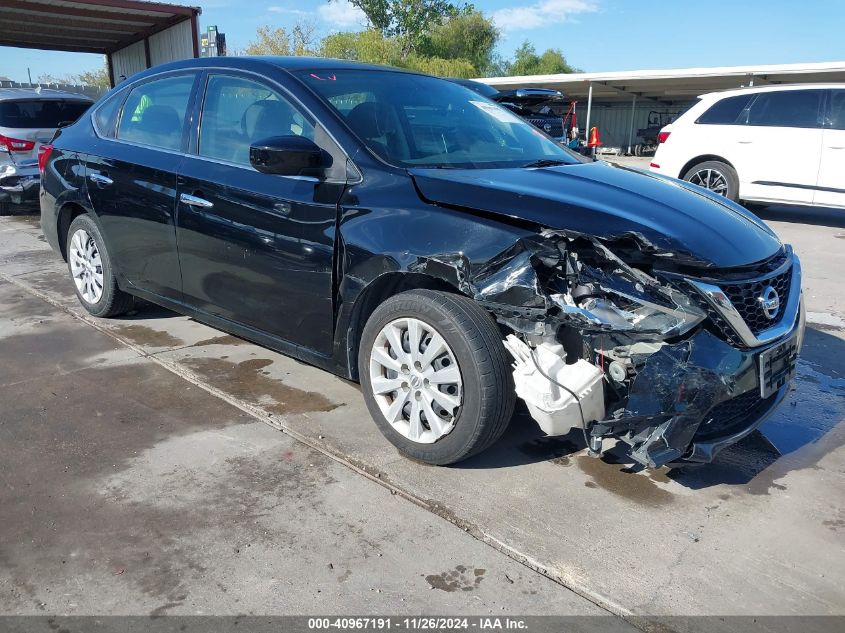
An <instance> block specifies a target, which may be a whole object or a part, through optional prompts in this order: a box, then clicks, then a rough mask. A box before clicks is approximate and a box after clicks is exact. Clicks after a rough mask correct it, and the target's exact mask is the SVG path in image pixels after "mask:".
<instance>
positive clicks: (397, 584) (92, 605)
mask: <svg viewBox="0 0 845 633" xmlns="http://www.w3.org/2000/svg"><path fill="white" fill-rule="evenodd" d="M764 217H765V218H766V219H767V220H769V221H770V222H771V224H772V226H774V228H775V229H776V230H777V231H778V232H779V233H780V234H781V236H782V237H783V238H784V239H785V240H786V241H789V242H791V243H793V244H794V245H795V247H796V250H797V251H798V252H799V254H800V255H801V256H802V260H803V263H804V269H805V283H804V285H805V293H806V297H807V307H808V311H809V321H810V329H809V330H808V334H807V339H806V343H805V349H804V353H803V357H802V360H801V361H800V365H799V376H798V380H797V382H796V388H795V391H794V392H793V393H792V394H791V395H790V397H789V399H788V402H787V403H786V404H785V405H784V406H783V407H782V408H781V409H780V410H779V411H778V412H777V414H776V415H775V416H774V417H773V418H772V419H771V420H770V421H768V422H767V423H766V424H765V425H764V426H763V427H762V429H761V431H760V432H757V433H754V434H753V435H752V436H750V437H749V438H747V439H746V440H745V441H743V442H742V443H741V444H740V445H738V446H736V447H734V448H732V449H730V450H728V451H726V452H725V453H723V454H722V455H721V456H720V457H719V459H718V461H717V462H716V463H715V464H712V465H710V466H706V467H701V468H698V469H695V470H689V471H668V470H666V469H661V470H658V471H653V472H632V471H631V469H630V468H629V466H630V464H629V463H626V462H624V460H622V459H621V458H620V457H619V456H618V455H616V453H615V452H613V451H611V452H610V454H608V455H606V456H605V457H604V458H603V459H594V458H591V457H588V456H587V455H586V454H585V451H584V450H583V444H582V442H581V441H579V438H578V437H577V436H572V437H565V438H544V437H542V435H541V433H540V432H539V431H538V430H537V428H536V425H535V424H534V423H533V421H532V420H530V418H527V417H526V416H524V415H517V417H516V419H515V420H514V421H513V423H512V425H511V427H510V429H509V431H508V432H507V433H506V435H505V437H503V438H502V440H501V441H500V442H499V443H498V444H497V445H495V446H494V447H492V448H491V449H490V450H489V451H487V452H486V453H484V454H482V455H480V456H478V457H476V458H473V459H471V460H469V461H467V462H464V463H462V464H459V465H458V466H455V467H451V468H437V467H430V466H426V465H422V464H419V463H416V462H413V461H411V460H408V459H405V458H403V457H401V456H400V455H399V454H397V452H396V451H395V449H393V448H392V446H391V445H390V444H389V443H388V442H387V441H386V440H384V439H383V438H382V437H381V435H380V434H379V433H378V431H377V429H376V427H375V425H374V424H373V423H372V421H371V420H370V418H369V415H368V414H367V412H366V409H365V407H364V404H363V401H362V399H361V396H360V394H359V393H358V390H357V387H356V386H355V385H352V384H349V383H347V382H344V381H341V380H339V379H337V378H334V377H332V376H330V375H329V374H326V373H324V372H321V371H319V370H317V369H314V368H311V367H308V366H305V365H303V364H301V363H298V362H296V361H294V360H291V359H289V358H287V357H285V356H282V355H280V354H276V353H274V352H270V351H268V350H266V349H263V348H260V347H257V346H255V345H252V344H250V343H247V342H245V341H241V340H239V339H236V338H234V337H231V336H228V335H225V334H223V333H221V332H218V331H216V330H213V329H211V328H208V327H206V326H204V325H201V324H199V323H197V322H195V321H192V320H190V319H188V318H185V317H182V316H178V315H175V314H173V313H170V312H167V311H165V310H162V309H159V308H156V307H153V306H145V307H143V308H142V309H141V310H140V311H139V312H138V313H137V314H135V315H132V316H128V317H124V318H119V319H114V320H98V319H94V318H91V317H89V316H87V315H86V314H85V313H84V311H83V310H82V309H81V308H80V307H79V305H78V304H77V302H76V299H75V297H74V295H73V291H72V285H71V282H70V280H69V278H68V275H67V272H66V269H65V267H64V265H63V263H62V262H61V261H60V260H58V259H57V258H56V256H55V255H54V254H53V253H52V252H51V251H50V250H49V249H48V248H47V246H46V245H45V244H44V242H43V238H42V237H41V236H40V231H39V229H38V219H37V218H34V217H17V218H4V219H0V359H2V360H3V362H2V364H0V403H1V404H0V463H2V464H3V468H2V470H0V613H40V612H47V613H64V614H91V613H138V614H144V613H182V614H188V613H191V614H192V613H215V614H217V613H309V612H311V613H315V612H326V611H330V612H335V613H343V612H350V611H354V612H358V613H361V612H372V611H382V612H385V611H392V612H402V613H408V612H417V613H419V612H432V611H433V612H438V613H514V614H517V613H519V614H547V613H562V614H582V613H583V614H601V613H613V614H617V615H621V616H626V617H627V616H632V615H633V616H636V615H699V614H707V615H712V614H719V615H760V614H766V615H829V614H837V615H845V596H843V591H842V587H843V586H845V548H843V534H845V508H843V498H845V493H843V490H845V448H843V443H845V424H842V422H843V420H845V398H843V396H845V298H843V293H842V282H841V279H840V278H841V275H842V271H845V249H843V239H845V212H835V211H802V210H796V209H769V210H767V211H766V212H765V213H764ZM273 427H275V428H276V429H283V430H284V433H280V432H278V431H276V430H274V428H273ZM620 626H623V627H624V626H628V624H627V623H626V622H625V621H621V620H620Z"/></svg>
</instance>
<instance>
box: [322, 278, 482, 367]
mask: <svg viewBox="0 0 845 633" xmlns="http://www.w3.org/2000/svg"><path fill="white" fill-rule="evenodd" d="M408 290H436V291H440V292H447V293H450V294H460V295H463V296H466V295H465V294H464V293H462V292H461V291H460V289H458V288H457V287H456V286H455V285H454V284H452V283H450V282H449V281H447V280H445V279H443V278H441V277H435V276H432V275H426V274H422V273H414V272H406V271H394V272H388V273H385V274H383V275H379V276H378V277H376V278H375V279H374V280H372V281H371V282H370V283H369V284H367V285H366V286H364V287H363V288H362V289H361V291H360V293H359V294H358V296H357V297H356V298H355V301H354V303H353V305H352V309H351V312H350V315H349V318H348V321H347V324H346V327H345V328H343V329H344V331H343V332H340V331H339V332H338V335H340V336H342V337H343V338H345V343H346V344H345V346H344V347H345V349H346V351H347V354H346V363H345V364H346V366H347V370H348V373H349V378H350V379H351V380H355V381H357V380H358V379H359V375H358V351H359V348H360V345H361V335H362V333H363V331H364V325H366V323H367V320H368V319H369V318H370V316H371V315H372V314H373V312H374V311H375V310H376V308H377V307H378V306H379V305H381V304H382V303H384V302H385V301H387V300H388V299H390V298H391V297H393V296H395V295H398V294H400V293H402V292H407V291H408Z"/></svg>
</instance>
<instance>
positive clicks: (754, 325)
mask: <svg viewBox="0 0 845 633" xmlns="http://www.w3.org/2000/svg"><path fill="white" fill-rule="evenodd" d="M791 281H792V267H790V268H789V269H788V270H786V272H783V273H781V274H780V275H777V276H776V277H770V278H768V279H757V280H754V281H750V282H746V283H740V284H731V285H729V286H721V287H722V290H723V291H724V292H725V294H726V295H727V297H728V299H730V300H731V303H732V304H733V305H734V307H735V308H736V311H737V312H739V315H740V316H741V317H742V320H743V321H745V324H746V325H747V326H748V329H749V330H751V332H752V333H753V334H754V335H755V336H756V335H757V334H760V332H762V331H763V330H766V329H768V328H770V327H771V326H772V325H774V324H775V323H777V322H779V321H780V320H781V319H782V318H783V314H784V311H785V310H786V299H787V297H788V296H789V287H790V285H791ZM768 286H771V287H772V288H774V289H775V292H777V293H778V297H779V298H780V308H779V309H778V312H777V314H776V315H775V316H774V317H773V318H769V317H767V316H766V313H765V312H764V311H763V305H762V303H761V301H760V297H762V296H763V291H764V290H765V289H766V288H767V287H768Z"/></svg>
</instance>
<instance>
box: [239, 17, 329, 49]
mask: <svg viewBox="0 0 845 633" xmlns="http://www.w3.org/2000/svg"><path fill="white" fill-rule="evenodd" d="M316 30H317V29H316V27H315V26H314V24H313V23H311V22H299V23H297V24H296V25H294V27H293V28H292V29H291V30H290V33H288V31H287V29H284V28H277V29H271V28H270V26H269V25H266V24H265V25H264V26H259V27H258V28H257V29H256V31H255V35H256V37H257V38H258V39H257V40H256V41H254V42H250V43H249V44H248V45H247V47H246V48H245V49H244V51H243V52H244V54H245V55H283V56H286V55H313V54H314V52H315V49H316V48H317V37H316V34H315V33H316Z"/></svg>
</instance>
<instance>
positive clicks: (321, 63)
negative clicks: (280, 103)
mask: <svg viewBox="0 0 845 633" xmlns="http://www.w3.org/2000/svg"><path fill="white" fill-rule="evenodd" d="M256 64H262V65H264V64H270V65H272V66H276V67H278V68H281V69H283V70H287V71H289V72H297V71H301V70H311V71H314V70H382V71H393V72H399V73H408V74H415V75H419V74H422V73H418V72H416V71H414V70H408V69H405V68H396V67H395V66H382V65H378V64H364V63H361V62H353V61H349V60H346V59H333V58H331V57H281V56H275V55H260V56H248V55H244V56H237V57H198V58H195V59H183V60H180V61H176V62H170V63H168V64H162V65H161V66H154V67H153V68H150V69H149V70H146V71H143V73H139V74H138V75H133V76H132V77H130V78H129V79H132V80H135V79H136V78H137V77H140V76H142V75H143V76H149V75H153V74H157V73H159V72H164V71H172V70H179V69H182V68H186V69H187V68H214V67H216V68H221V67H228V68H243V69H248V68H250V67H254V66H255V65H256Z"/></svg>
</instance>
